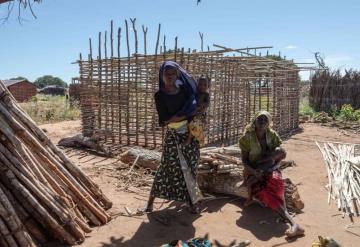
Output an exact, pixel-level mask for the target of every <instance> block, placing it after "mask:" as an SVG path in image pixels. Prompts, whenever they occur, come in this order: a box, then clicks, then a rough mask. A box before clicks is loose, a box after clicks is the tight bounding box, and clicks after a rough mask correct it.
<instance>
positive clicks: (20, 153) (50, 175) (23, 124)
mask: <svg viewBox="0 0 360 247" xmlns="http://www.w3.org/2000/svg"><path fill="white" fill-rule="evenodd" d="M0 125H1V128H0V173H1V176H0V246H3V247H7V246H11V247H17V246H21V247H25V246H26V247H28V246H38V245H39V244H42V243H44V242H47V241H49V240H57V241H61V242H63V243H66V244H69V245H73V244H78V243H81V242H82V241H84V239H85V234H86V233H89V232H90V231H91V229H90V225H97V226H98V225H102V224H105V223H107V222H108V221H109V220H110V219H111V217H110V216H109V215H108V214H107V213H106V211H105V210H106V209H108V208H110V207H111V206H112V203H111V202H110V200H109V199H108V198H106V196H105V195H104V194H103V193H102V191H101V190H100V189H99V187H98V186H97V185H96V184H95V183H94V182H93V181H92V180H91V179H90V178H89V177H87V176H86V175H85V174H84V173H83V172H82V170H81V169H79V168H78V167H77V166H76V165H75V164H74V163H73V162H71V161H70V160H69V159H68V158H67V157H66V156H65V155H64V154H63V153H62V152H61V151H60V150H59V149H58V148H57V147H56V146H55V145H54V144H53V143H52V142H51V141H50V140H49V138H48V137H47V136H46V135H45V134H44V132H43V131H42V130H41V129H40V128H38V127H37V126H36V124H35V123H34V122H33V121H32V120H31V119H30V118H29V116H28V115H27V114H26V113H25V112H23V111H22V109H20V108H19V106H18V104H17V103H16V101H15V99H14V98H13V97H12V95H11V94H10V93H9V91H8V90H7V88H6V87H5V86H4V84H2V83H1V82H0Z"/></svg>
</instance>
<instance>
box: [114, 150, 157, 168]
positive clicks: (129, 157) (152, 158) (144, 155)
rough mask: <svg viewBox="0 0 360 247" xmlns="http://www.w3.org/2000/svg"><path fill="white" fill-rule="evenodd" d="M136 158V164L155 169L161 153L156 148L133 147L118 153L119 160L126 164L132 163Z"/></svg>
mask: <svg viewBox="0 0 360 247" xmlns="http://www.w3.org/2000/svg"><path fill="white" fill-rule="evenodd" d="M136 159H137V161H136V165H137V166H140V167H144V168H149V169H151V170H156V169H157V167H158V166H159V165H160V160H161V153H160V152H158V151H156V150H149V149H145V148H141V147H133V148H129V149H128V150H126V151H125V152H123V153H122V154H121V155H120V160H121V161H122V162H124V163H126V164H133V163H134V162H135V160H136Z"/></svg>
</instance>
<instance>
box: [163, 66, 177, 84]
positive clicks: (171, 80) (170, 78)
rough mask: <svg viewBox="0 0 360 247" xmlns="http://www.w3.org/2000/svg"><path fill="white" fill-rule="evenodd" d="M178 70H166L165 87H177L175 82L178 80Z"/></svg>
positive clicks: (164, 75)
mask: <svg viewBox="0 0 360 247" xmlns="http://www.w3.org/2000/svg"><path fill="white" fill-rule="evenodd" d="M177 77H178V76H177V69H176V68H171V67H170V68H166V69H165V71H164V74H163V80H164V82H165V86H173V85H175V81H176V79H177Z"/></svg>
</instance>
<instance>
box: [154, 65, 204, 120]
mask: <svg viewBox="0 0 360 247" xmlns="http://www.w3.org/2000/svg"><path fill="white" fill-rule="evenodd" d="M168 67H171V68H175V69H176V70H177V71H178V80H176V82H175V84H176V86H177V87H179V86H182V87H183V88H184V89H185V91H186V94H187V96H188V100H187V101H186V102H185V104H184V106H183V108H182V109H181V110H180V111H179V112H178V113H176V115H177V116H184V115H185V116H186V117H188V118H191V117H192V116H193V114H194V113H195V111H196V99H195V95H196V93H197V82H196V81H195V79H194V78H193V77H192V76H191V75H190V74H189V73H188V72H187V71H186V70H185V69H183V68H182V67H181V66H180V65H179V64H177V63H175V62H173V61H165V62H164V63H163V64H162V65H161V66H160V70H159V90H160V91H164V88H165V82H164V79H163V77H164V71H165V68H168Z"/></svg>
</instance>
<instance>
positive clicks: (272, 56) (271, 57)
mask: <svg viewBox="0 0 360 247" xmlns="http://www.w3.org/2000/svg"><path fill="white" fill-rule="evenodd" d="M266 58H270V59H272V60H275V61H283V60H284V58H282V57H281V56H278V55H266Z"/></svg>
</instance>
